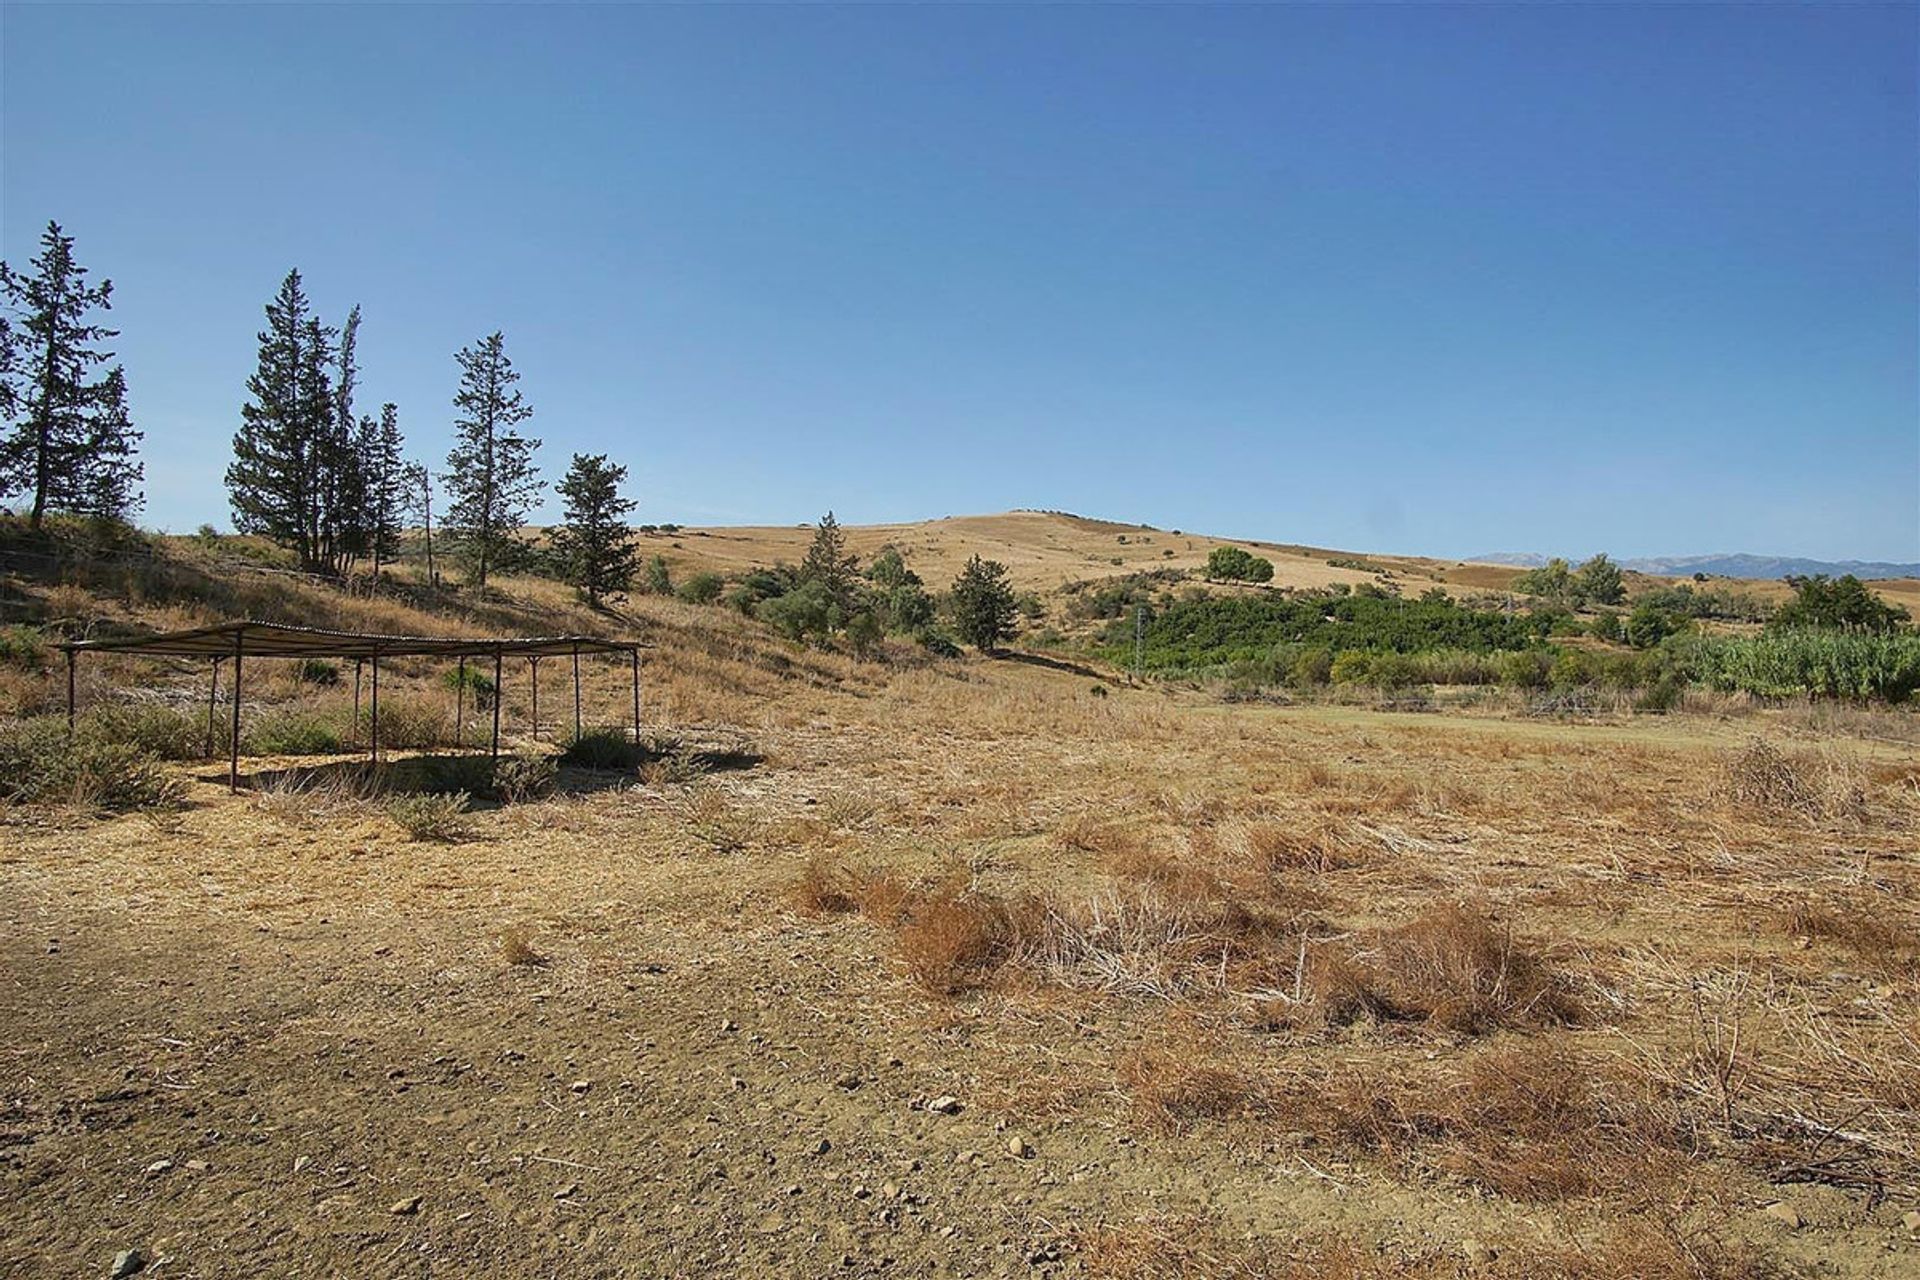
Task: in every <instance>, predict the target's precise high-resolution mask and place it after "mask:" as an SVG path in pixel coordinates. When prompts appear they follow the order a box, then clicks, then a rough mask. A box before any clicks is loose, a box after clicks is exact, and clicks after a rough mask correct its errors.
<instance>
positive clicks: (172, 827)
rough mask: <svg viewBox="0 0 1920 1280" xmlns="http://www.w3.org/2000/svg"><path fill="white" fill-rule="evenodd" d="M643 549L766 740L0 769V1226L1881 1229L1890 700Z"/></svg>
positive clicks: (734, 722)
mask: <svg viewBox="0 0 1920 1280" xmlns="http://www.w3.org/2000/svg"><path fill="white" fill-rule="evenodd" d="M657 608H658V609H659V610H660V611H662V615H661V617H660V618H658V619H656V620H655V621H656V622H657V623H659V624H660V626H661V628H662V629H663V631H662V633H663V635H666V636H669V637H670V638H671V639H672V641H673V643H669V644H664V645H663V648H662V649H661V650H660V651H659V652H658V653H657V654H656V655H655V657H654V660H653V664H652V667H651V684H650V689H649V698H650V701H649V716H650V718H651V719H652V721H653V722H654V723H655V724H659V725H663V726H665V727H667V728H669V729H670V730H672V731H673V732H676V733H678V734H681V735H683V736H684V738H685V739H686V740H687V741H688V742H690V743H694V744H696V745H697V744H704V743H708V742H717V743H722V744H732V745H735V746H738V745H739V744H741V743H749V744H750V745H751V747H752V749H753V752H754V754H755V755H757V756H758V757H759V758H758V760H757V762H754V763H751V764H750V765H748V767H740V768H729V769H724V770H716V771H712V772H705V773H702V772H700V771H698V770H697V769H696V768H694V767H692V766H686V767H679V766H673V765H667V766H656V767H654V768H652V769H651V770H649V771H648V772H647V773H646V775H645V777H644V778H643V779H638V780H636V779H632V778H627V779H611V778H606V777H589V776H586V775H578V776H570V777H569V778H567V779H566V781H567V786H568V789H567V791H566V793H565V794H562V795H560V796H558V797H556V798H553V799H550V800H546V801H543V802H538V803H530V804H522V805H516V806H512V807H506V808H490V809H484V810H481V811H479V812H476V813H474V814H473V815H472V817H471V818H470V820H469V823H468V830H467V831H466V833H465V834H464V835H463V836H462V837H461V838H460V839H458V840H457V841H454V842H448V843H439V842H412V841H409V840H407V839H406V838H405V836H404V835H403V834H402V833H401V832H400V831H399V829H398V828H397V827H396V826H395V825H394V823H393V822H392V821H391V820H390V818H389V816H388V815H387V813H386V812H385V811H384V809H383V808H382V807H381V806H380V805H379V804H377V803H370V802H366V801H359V800H354V799H352V798H351V797H350V796H348V795H345V794H335V793H330V792H329V791H328V789H327V788H325V787H324V786H317V787H315V788H313V789H311V790H308V791H305V792H292V793H290V792H287V791H285V790H284V789H282V790H279V791H275V790H268V791H265V792H259V793H253V794H242V795H239V796H229V795H227V794H226V791H225V788H224V786H222V785H219V783H218V782H216V781H215V780H214V779H215V778H216V777H217V776H218V771H217V770H215V769H212V768H201V769H196V770H193V771H192V773H193V775H194V777H195V781H194V782H193V785H192V789H191V793H190V798H189V802H188V803H187V805H186V807H185V809H184V810H183V811H182V812H180V813H179V814H178V815H177V816H161V817H157V818H149V817H144V816H137V815H136V816H126V817H119V818H111V819H91V818H85V817H79V816H74V815H69V814H59V813H45V812H30V811H24V810H23V811H15V812H13V813H11V814H7V815H4V819H5V821H4V825H0V924H3V925H4V927H3V928H0V1027H4V1030H5V1034H4V1036H0V1275H4V1276H8V1277H42V1276H46V1277H68V1276H88V1275H105V1274H107V1271H108V1269H109V1267H110V1266H111V1265H112V1263H113V1260H114V1258H115V1255H116V1254H117V1253H118V1252H119V1251H122V1250H126V1249H138V1250H139V1251H140V1252H141V1254H142V1255H143V1257H144V1258H145V1259H146V1261H147V1268H146V1271H145V1272H143V1273H142V1274H149V1275H155V1276H161V1277H187V1276H196V1277H200V1276H206V1277H211V1276H258V1275H287V1276H293V1275H299V1276H308V1275H316V1276H354V1277H361V1276H365V1277H387V1276H394V1277H402V1276H406V1277H412V1276H502V1277H535V1276H569V1277H571V1276H656V1275H657V1276H682V1275H714V1276H721V1275H796V1276H817V1275H954V1276H962V1275H965V1276H974V1275H1028V1274H1067V1275H1074V1274H1095V1275H1110V1276H1172V1275H1183V1276H1201V1275H1244V1276H1253V1275H1298V1276H1319V1275H1329V1276H1390V1275H1409V1276H1533V1275H1568V1276H1596V1277H1597V1276H1612V1277H1625V1276H1633V1275H1644V1276H1740V1275H1759V1274H1769V1273H1773V1272H1779V1273H1783V1274H1806V1275H1822V1276H1841V1275H1845V1276H1879V1277H1896V1276H1913V1275H1916V1274H1920V1229H1915V1228H1910V1227H1909V1226H1907V1225H1903V1222H1902V1215H1903V1214H1912V1213H1914V1211H1916V1210H1920V1173H1917V1169H1920V1152H1916V1142H1917V1136H1916V1135H1917V1132H1920V1125H1917V1124H1916V1115H1917V1114H1920V981H1917V977H1920V973H1917V969H1916V953H1915V927H1916V924H1920V905H1917V899H1916V894H1917V893H1920V864H1917V862H1916V854H1915V845H1916V834H1915V833H1916V821H1917V820H1920V786H1916V781H1915V780H1916V778H1920V750H1916V749H1915V748H1913V747H1912V746H1909V745H1903V744H1901V743H1898V742H1889V741H1881V740H1878V739H1874V738H1867V737H1855V738H1838V737H1833V736H1831V735H1824V736H1823V735H1822V734H1821V733H1819V732H1816V731H1815V730H1814V729H1812V728H1810V727H1809V726H1808V725H1807V724H1806V723H1803V722H1789V721H1788V720H1786V719H1783V718H1778V717H1776V718H1773V719H1763V718H1758V717H1747V718H1744V719H1739V720H1734V721H1726V722H1722V721H1716V720H1709V719H1705V718H1701V717H1675V718H1671V719H1667V720H1661V719H1640V720H1623V721H1619V722H1615V723H1608V724H1560V723H1553V722H1536V721H1525V720H1518V721H1507V720H1498V719H1469V718H1464V717H1446V718H1442V717H1437V716H1430V715H1429V716H1421V715H1398V714H1387V713H1376V712H1372V711H1367V710H1362V709H1349V708H1327V707H1294V708H1288V707H1278V708H1276V707H1261V708H1254V707H1222V706H1219V705H1217V704H1210V703H1208V702H1205V701H1203V700H1201V699H1199V698H1197V697H1189V696H1185V695H1173V694H1168V693H1164V692H1159V691H1139V690H1128V689H1125V688H1121V687H1113V686H1107V685H1101V686H1100V688H1099V691H1098V692H1096V689H1095V682H1094V681H1093V680H1090V679H1088V678H1086V677H1084V676H1080V675H1075V674H1071V673H1063V672H1060V671H1057V670H1050V669H1045V668H1040V667H1035V666H1030V665H1024V664H1021V663H1018V662H1014V661H998V662H984V661H979V660H970V661H968V662H965V663H957V664H939V665H933V666H914V665H904V666H903V665H893V666H887V665H882V664H874V663H855V662H853V661H851V660H848V659H844V658H840V657H835V656H831V655H806V654H799V653H797V652H788V651H784V650H780V649H777V648H773V647H769V646H768V645H767V644H766V643H765V642H764V641H763V640H761V639H759V638H757V637H755V636H751V635H748V634H746V633H745V632H743V631H742V630H741V628H740V625H738V624H734V623H725V622H720V621H715V622H711V623H708V622H703V621H690V619H696V618H698V619H704V618H708V617H713V618H718V617H719V616H720V615H719V613H718V611H714V610H707V611H698V610H686V609H680V608H679V607H678V606H670V605H661V606H658V607H657ZM592 692H593V696H594V698H596V699H598V700H600V701H604V702H605V703H606V704H607V705H609V706H618V705H620V699H621V697H622V696H623V695H622V691H621V686H620V683H619V679H618V673H614V672H611V671H608V672H604V673H598V672H596V673H595V674H594V686H593V691H592ZM516 697H517V694H516V693H513V692H512V691H510V697H509V703H508V711H509V717H508V718H509V723H510V725H511V724H516V723H518V716H519V715H520V713H521V712H522V708H521V707H520V704H519V703H518V702H517V701H516V700H515V698H516ZM1755 735H1758V736H1759V738H1760V739H1761V740H1763V741H1764V742H1766V743H1770V744H1773V745H1772V746H1771V747H1764V748H1755V747H1753V746H1752V745H1751V742H1750V739H1752V738H1753V737H1754V736H1755ZM266 763H268V762H253V767H254V768H256V769H259V768H263V767H264V766H265V764H266ZM1908 1221H1909V1222H1913V1223H1916V1224H1920V1218H1909V1219H1908Z"/></svg>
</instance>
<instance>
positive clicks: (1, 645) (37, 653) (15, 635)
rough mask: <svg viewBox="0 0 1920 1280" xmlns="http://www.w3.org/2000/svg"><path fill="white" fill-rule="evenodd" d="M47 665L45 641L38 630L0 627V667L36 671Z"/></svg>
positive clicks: (26, 627)
mask: <svg viewBox="0 0 1920 1280" xmlns="http://www.w3.org/2000/svg"><path fill="white" fill-rule="evenodd" d="M46 665H47V639H46V636H44V635H43V634H41V631H40V628H38V627H29V626H11V627H0V666H8V667H19V668H21V669H23V670H26V671H38V670H40V669H41V668H43V667H45V666H46Z"/></svg>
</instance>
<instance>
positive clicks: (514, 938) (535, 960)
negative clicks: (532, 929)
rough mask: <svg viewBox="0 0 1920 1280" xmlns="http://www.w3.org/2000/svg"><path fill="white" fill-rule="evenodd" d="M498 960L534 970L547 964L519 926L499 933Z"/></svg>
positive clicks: (545, 959) (545, 958)
mask: <svg viewBox="0 0 1920 1280" xmlns="http://www.w3.org/2000/svg"><path fill="white" fill-rule="evenodd" d="M500 958H501V959H503V960H505V961H506V962H507V963H508V964H510V965H514V966H517V967H526V968H536V967H538V966H540V965H544V964H546V963H547V957H546V956H544V955H542V954H541V953H540V951H538V950H537V949H536V948H535V947H534V945H533V939H532V938H531V937H530V936H528V933H527V931H526V930H525V929H523V928H520V927H519V926H517V925H516V926H514V927H512V928H507V929H502V930H501V931H500Z"/></svg>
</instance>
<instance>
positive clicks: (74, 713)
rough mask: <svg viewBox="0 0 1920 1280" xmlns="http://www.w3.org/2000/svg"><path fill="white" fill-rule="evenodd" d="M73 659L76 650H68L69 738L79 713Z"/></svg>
mask: <svg viewBox="0 0 1920 1280" xmlns="http://www.w3.org/2000/svg"><path fill="white" fill-rule="evenodd" d="M73 660H74V652H73V650H71V649H69V650H67V736H68V737H69V738H71V737H72V736H73V725H74V719H75V717H76V716H78V714H79V710H78V708H77V706H76V705H75V700H74V682H73Z"/></svg>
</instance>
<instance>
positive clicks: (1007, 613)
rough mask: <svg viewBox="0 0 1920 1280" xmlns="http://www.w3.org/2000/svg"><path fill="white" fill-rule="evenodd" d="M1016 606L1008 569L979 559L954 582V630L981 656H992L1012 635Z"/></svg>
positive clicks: (969, 565)
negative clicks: (1007, 637)
mask: <svg viewBox="0 0 1920 1280" xmlns="http://www.w3.org/2000/svg"><path fill="white" fill-rule="evenodd" d="M1016 608H1017V605H1016V603H1015V601H1014V598H1013V587H1012V586H1011V585H1010V584H1009V583H1008V582H1007V566H1005V565H1004V564H1001V563H1000V562H999V561H997V560H982V559H981V558H980V557H979V556H978V555H976V556H974V557H973V558H972V559H970V560H968V561H967V567H966V568H965V569H962V570H961V571H960V576H959V577H957V578H955V579H954V580H953V627H954V630H956V631H958V632H959V633H960V638H961V639H962V640H965V641H966V642H967V643H968V644H971V645H972V646H974V648H976V649H978V650H980V652H982V653H992V652H993V651H994V649H995V648H996V647H997V646H998V645H999V643H1000V641H1001V639H1002V638H1003V637H1006V636H1009V635H1012V634H1013V616H1014V613H1015V610H1016Z"/></svg>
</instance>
